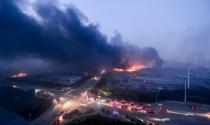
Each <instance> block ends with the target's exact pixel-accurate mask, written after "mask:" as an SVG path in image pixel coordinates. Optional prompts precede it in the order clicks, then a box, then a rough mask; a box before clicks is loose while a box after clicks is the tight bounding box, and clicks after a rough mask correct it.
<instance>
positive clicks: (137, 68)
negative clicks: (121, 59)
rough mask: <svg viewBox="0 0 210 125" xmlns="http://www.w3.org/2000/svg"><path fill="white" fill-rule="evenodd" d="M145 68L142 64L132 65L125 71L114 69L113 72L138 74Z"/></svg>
mask: <svg viewBox="0 0 210 125" xmlns="http://www.w3.org/2000/svg"><path fill="white" fill-rule="evenodd" d="M144 67H145V66H144V65H142V64H134V65H131V66H130V67H128V68H126V69H123V68H114V69H113V71H115V72H136V71H138V70H140V69H142V68H144Z"/></svg>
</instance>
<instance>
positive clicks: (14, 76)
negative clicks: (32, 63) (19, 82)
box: [12, 72, 28, 78]
mask: <svg viewBox="0 0 210 125" xmlns="http://www.w3.org/2000/svg"><path fill="white" fill-rule="evenodd" d="M27 76H28V75H27V74H26V73H24V72H20V73H16V74H14V75H13V76H12V78H23V77H27Z"/></svg>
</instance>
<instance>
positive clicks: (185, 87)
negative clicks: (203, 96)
mask: <svg viewBox="0 0 210 125" xmlns="http://www.w3.org/2000/svg"><path fill="white" fill-rule="evenodd" d="M184 102H187V82H186V81H185V84H184Z"/></svg>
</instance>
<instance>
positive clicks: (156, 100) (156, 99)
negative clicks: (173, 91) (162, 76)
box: [155, 95, 158, 105]
mask: <svg viewBox="0 0 210 125" xmlns="http://www.w3.org/2000/svg"><path fill="white" fill-rule="evenodd" d="M155 102H156V105H157V104H158V95H156V98H155Z"/></svg>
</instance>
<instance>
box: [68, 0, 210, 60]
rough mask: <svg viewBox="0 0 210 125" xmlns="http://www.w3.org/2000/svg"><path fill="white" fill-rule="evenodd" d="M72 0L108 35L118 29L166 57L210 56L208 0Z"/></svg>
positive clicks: (132, 39)
mask: <svg viewBox="0 0 210 125" xmlns="http://www.w3.org/2000/svg"><path fill="white" fill-rule="evenodd" d="M72 3H73V4H74V5H75V6H76V7H77V8H79V9H80V10H81V11H82V13H83V14H84V15H86V16H87V17H88V19H89V20H90V21H91V22H93V23H96V24H98V25H100V29H101V31H102V32H103V33H105V34H107V35H108V36H109V37H111V36H113V35H114V33H115V31H116V30H117V31H118V32H120V33H121V34H122V36H123V38H124V39H125V40H126V41H128V42H130V43H134V44H137V45H138V46H140V47H144V46H152V47H156V48H157V49H158V51H159V53H160V55H161V56H162V57H164V58H166V59H173V60H177V59H178V60H177V61H189V59H193V60H194V61H195V60H197V59H196V58H199V59H201V61H205V60H210V56H209V53H210V50H209V47H210V31H209V28H210V14H209V12H210V1H209V0H104V1H101V0H100V1H99V0H85V1H83V0H73V1H72ZM195 56H197V57H195Z"/></svg>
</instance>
